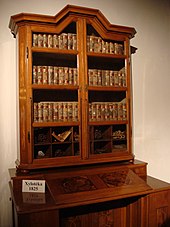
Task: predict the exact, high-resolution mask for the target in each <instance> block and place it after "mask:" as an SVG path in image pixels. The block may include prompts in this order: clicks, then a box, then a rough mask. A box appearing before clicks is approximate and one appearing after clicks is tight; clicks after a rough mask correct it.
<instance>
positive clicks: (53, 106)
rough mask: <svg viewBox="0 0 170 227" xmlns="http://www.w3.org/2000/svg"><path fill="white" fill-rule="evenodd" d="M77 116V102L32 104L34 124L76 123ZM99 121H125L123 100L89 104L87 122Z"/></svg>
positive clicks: (124, 103)
mask: <svg viewBox="0 0 170 227" xmlns="http://www.w3.org/2000/svg"><path fill="white" fill-rule="evenodd" d="M78 115H79V114H78V102H38V103H37V102H35V103H34V122H53V121H78V119H79V117H78ZM100 120H101V121H102V120H127V109H126V101H125V99H124V100H123V101H121V102H92V103H89V121H100Z"/></svg>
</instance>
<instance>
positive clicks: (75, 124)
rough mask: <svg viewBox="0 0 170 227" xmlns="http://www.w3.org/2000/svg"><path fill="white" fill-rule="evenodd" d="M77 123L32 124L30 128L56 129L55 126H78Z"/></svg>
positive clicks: (78, 123)
mask: <svg viewBox="0 0 170 227" xmlns="http://www.w3.org/2000/svg"><path fill="white" fill-rule="evenodd" d="M79 125H80V122H79V121H70V122H69V121H67V122H64V121H57V122H33V123H32V127H34V128H42V127H56V126H79Z"/></svg>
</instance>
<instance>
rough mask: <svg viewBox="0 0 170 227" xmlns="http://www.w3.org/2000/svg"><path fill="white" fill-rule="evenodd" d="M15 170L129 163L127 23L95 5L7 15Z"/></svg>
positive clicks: (130, 34)
mask: <svg viewBox="0 0 170 227" xmlns="http://www.w3.org/2000/svg"><path fill="white" fill-rule="evenodd" d="M9 27H10V29H11V32H12V33H13V34H14V36H15V37H17V42H18V57H19V61H18V63H19V113H20V114H19V122H20V152H19V155H18V160H17V162H16V163H17V167H18V169H21V170H32V169H40V168H50V167H59V166H60V167H61V166H73V165H82V164H93V163H104V162H116V161H132V160H133V159H134V155H133V152H132V138H131V137H132V110H131V108H132V104H131V102H132V98H131V65H130V64H131V62H130V59H131V53H130V39H131V38H132V37H133V36H134V35H135V32H136V31H135V29H134V28H131V27H125V26H118V25H113V24H110V23H109V22H108V20H107V19H106V18H105V16H104V15H103V14H102V13H101V12H100V11H99V10H96V9H89V8H84V7H78V6H71V5H67V6H66V7H65V8H63V9H62V10H61V11H60V12H59V13H58V14H57V15H56V16H46V15H36V14H26V13H22V14H17V15H14V16H12V17H11V20H10V25H9Z"/></svg>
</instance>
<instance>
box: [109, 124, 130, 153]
mask: <svg viewBox="0 0 170 227" xmlns="http://www.w3.org/2000/svg"><path fill="white" fill-rule="evenodd" d="M112 146H113V151H115V150H122V149H123V150H124V149H127V125H114V126H113V127H112Z"/></svg>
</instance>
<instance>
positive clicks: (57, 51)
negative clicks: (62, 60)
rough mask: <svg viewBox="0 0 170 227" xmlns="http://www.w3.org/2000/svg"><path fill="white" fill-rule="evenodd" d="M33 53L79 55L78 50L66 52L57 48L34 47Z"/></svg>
mask: <svg viewBox="0 0 170 227" xmlns="http://www.w3.org/2000/svg"><path fill="white" fill-rule="evenodd" d="M31 50H32V52H33V53H49V54H62V55H77V54H78V51H77V50H64V49H57V48H44V47H43V48H42V47H32V48H31Z"/></svg>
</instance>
